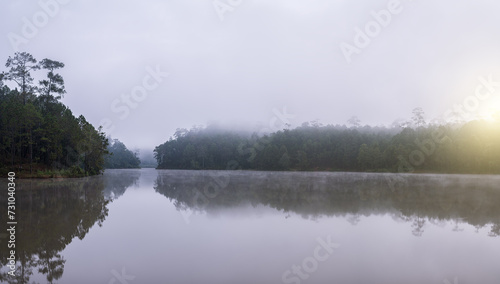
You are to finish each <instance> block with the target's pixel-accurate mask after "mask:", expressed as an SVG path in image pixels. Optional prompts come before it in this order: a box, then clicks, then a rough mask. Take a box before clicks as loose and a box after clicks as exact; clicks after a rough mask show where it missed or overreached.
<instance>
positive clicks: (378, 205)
mask: <svg viewBox="0 0 500 284" xmlns="http://www.w3.org/2000/svg"><path fill="white" fill-rule="evenodd" d="M395 177H397V178H398V179H399V182H398V183H397V186H393V187H390V186H389V184H390V181H391V180H393V179H394V178H395ZM498 184H500V178H499V177H497V176H472V175H398V176H395V175H392V174H368V173H290V172H285V173H277V172H223V171H199V172H192V171H160V173H159V175H158V178H157V180H156V183H155V190H156V191H157V192H158V193H160V194H162V195H164V196H166V197H167V198H169V199H170V200H172V201H173V203H174V204H175V206H176V207H177V209H178V210H194V211H201V212H208V213H210V212H215V211H217V210H221V209H225V208H226V209H227V208H231V207H237V206H241V205H246V204H252V205H253V206H257V205H265V206H269V207H272V208H275V209H277V210H280V211H283V212H285V218H288V217H290V215H289V213H290V212H294V213H296V214H299V215H301V216H302V217H304V218H313V219H314V218H317V217H321V216H342V217H345V218H346V220H348V221H349V222H350V223H351V224H353V225H356V224H357V223H358V222H360V216H370V215H381V214H389V215H390V216H392V218H393V219H396V220H401V221H404V222H409V223H411V226H412V233H413V234H414V235H415V236H422V234H423V233H424V229H425V226H426V224H427V223H431V224H435V225H439V224H440V223H443V222H450V221H453V222H455V227H454V229H453V230H454V231H457V232H459V231H461V229H460V224H461V223H468V224H470V225H472V226H475V227H476V229H477V230H479V229H480V228H483V227H485V226H491V228H490V229H491V230H490V232H489V236H492V237H497V236H499V235H500V220H499V217H500V207H498V204H500V191H499V190H498Z"/></svg>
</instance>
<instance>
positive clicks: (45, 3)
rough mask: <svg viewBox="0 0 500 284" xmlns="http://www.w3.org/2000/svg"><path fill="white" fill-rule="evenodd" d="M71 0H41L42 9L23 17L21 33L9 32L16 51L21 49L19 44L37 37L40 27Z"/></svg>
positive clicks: (44, 25)
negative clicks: (29, 16) (28, 16)
mask: <svg viewBox="0 0 500 284" xmlns="http://www.w3.org/2000/svg"><path fill="white" fill-rule="evenodd" d="M69 2H71V0H39V1H38V6H39V7H40V9H39V10H38V11H36V12H35V13H34V14H33V15H32V16H31V18H30V19H29V18H27V17H22V19H21V20H22V22H23V24H22V27H21V31H20V33H14V32H10V33H8V34H7V37H8V39H9V42H10V45H11V46H12V49H13V50H14V51H16V52H17V51H19V50H20V49H19V46H21V45H22V44H28V43H29V41H30V40H32V39H33V38H35V37H36V36H37V35H38V33H39V31H40V29H43V28H44V27H46V26H47V25H48V24H49V22H50V19H52V18H55V17H56V16H57V15H58V14H59V12H60V11H61V6H63V5H67V4H68V3H69Z"/></svg>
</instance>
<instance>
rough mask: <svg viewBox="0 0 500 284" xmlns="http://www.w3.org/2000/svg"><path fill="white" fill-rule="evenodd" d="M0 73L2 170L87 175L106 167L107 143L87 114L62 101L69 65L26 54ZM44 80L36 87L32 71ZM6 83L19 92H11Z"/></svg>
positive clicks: (35, 174)
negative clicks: (75, 112) (62, 70)
mask: <svg viewBox="0 0 500 284" xmlns="http://www.w3.org/2000/svg"><path fill="white" fill-rule="evenodd" d="M5 66H6V67H7V68H8V70H7V71H6V72H2V73H1V74H0V172H1V173H5V172H8V171H16V174H17V175H18V176H32V177H48V176H86V175H95V174H99V173H101V172H102V171H103V169H104V167H103V166H104V156H105V155H106V154H107V151H106V147H107V146H108V140H107V139H106V136H105V134H104V133H103V132H102V131H101V128H98V129H96V128H95V127H94V126H93V125H92V124H90V123H89V122H88V121H87V120H86V119H85V117H84V116H83V115H80V116H79V117H75V116H74V115H73V113H72V112H71V110H70V109H69V108H68V107H67V106H65V105H64V104H62V103H61V102H60V99H61V97H62V96H63V95H64V94H65V93H66V90H65V87H64V80H63V77H62V76H61V75H60V74H58V73H56V71H57V69H60V68H63V67H64V64H63V63H61V62H58V61H54V60H50V59H43V60H41V61H37V60H36V59H35V58H34V57H33V56H32V55H31V54H29V53H26V52H18V53H15V55H14V56H13V57H9V58H8V59H7V63H6V64H5ZM35 71H38V72H39V73H42V74H43V75H42V74H36V75H38V76H37V77H42V76H45V77H44V78H43V79H42V80H40V81H39V82H38V84H36V83H34V77H33V73H35ZM5 83H11V84H13V85H15V86H16V88H14V89H11V88H9V86H7V85H5Z"/></svg>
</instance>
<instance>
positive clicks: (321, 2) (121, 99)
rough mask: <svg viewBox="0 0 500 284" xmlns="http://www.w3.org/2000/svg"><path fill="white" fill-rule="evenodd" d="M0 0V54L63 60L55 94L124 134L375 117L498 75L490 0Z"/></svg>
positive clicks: (147, 138)
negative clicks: (60, 87) (60, 88)
mask: <svg viewBox="0 0 500 284" xmlns="http://www.w3.org/2000/svg"><path fill="white" fill-rule="evenodd" d="M36 3H37V4H36ZM44 3H46V4H44ZM0 6H1V9H0V34H1V36H2V37H3V40H1V41H0V51H1V52H0V55H1V58H0V60H1V61H2V62H5V60H6V59H7V57H8V56H12V55H13V54H14V52H15V51H27V52H30V53H31V54H33V55H34V56H35V57H36V58H37V59H39V60H41V59H43V58H50V59H54V60H58V61H61V62H63V63H65V64H66V67H65V68H64V69H63V70H62V71H61V72H60V73H61V74H62V75H63V77H64V79H65V81H66V89H67V94H66V96H65V97H64V98H63V99H62V102H63V103H64V104H66V105H68V106H69V107H70V108H71V110H72V111H73V113H74V114H75V115H77V116H78V115H80V114H83V115H84V116H85V117H86V118H87V119H88V120H89V121H90V122H91V123H92V124H94V125H95V126H98V125H99V124H105V126H106V130H107V132H108V133H110V134H111V135H112V137H113V138H118V139H120V140H122V141H123V142H124V143H125V144H126V145H127V146H128V147H129V148H134V147H141V148H144V147H146V148H151V149H152V148H153V147H154V146H157V145H159V144H161V143H163V142H165V141H166V140H167V139H168V138H169V137H170V136H172V134H173V133H174V132H175V129H176V128H181V127H184V128H190V127H191V126H193V125H206V124H208V123H211V122H219V123H222V124H232V125H239V124H245V125H256V124H258V123H260V124H261V125H264V126H269V124H274V125H279V123H280V121H283V119H282V118H283V116H285V118H286V119H285V120H287V121H289V122H290V123H291V124H292V126H298V125H300V124H301V123H302V122H305V121H311V120H316V119H318V120H319V121H320V122H321V123H323V124H345V123H346V121H347V120H348V119H349V118H350V117H351V116H353V115H356V116H358V117H359V119H360V120H361V122H362V123H363V124H370V125H378V124H386V125H389V124H391V123H392V122H393V121H394V120H395V119H398V118H409V117H411V111H412V109H414V108H416V107H422V108H423V109H424V111H425V113H426V117H427V118H429V119H430V118H432V117H436V116H439V115H441V114H443V113H444V112H445V111H446V110H448V109H450V108H452V107H453V105H455V104H459V103H463V102H464V100H466V98H467V97H469V96H473V95H474V94H475V90H476V89H477V86H478V85H480V84H481V83H480V80H479V79H478V78H479V77H481V76H482V77H483V78H487V77H488V76H489V75H490V74H492V78H493V79H495V78H496V79H497V80H498V81H500V65H499V63H500V31H499V27H500V17H499V16H498V15H499V13H500V2H499V1H494V0H491V1H486V0H478V1H470V0H469V1H462V0H458V1H457V0H442V1H423V0H413V1H410V0H402V1H394V0H389V1H388V0H380V1H379V0H377V1H375V0H370V1H368V0H367V1H352V0H345V1H344V0H342V1H341V0H302V1H299V0H220V1H212V0H196V1H192V0H169V1H166V0H144V1H129V0H119V1H118V0H100V1H94V0H64V1H63V0H59V1H58V2H57V1H56V0H41V1H39V2H37V1H33V0H2V3H1V4H0ZM382 10H384V11H382ZM373 12H375V13H373ZM360 31H361V32H360ZM1 70H5V68H3V66H2V68H1ZM167 73H168V76H167ZM497 91H498V90H497ZM496 94H497V95H498V92H497V93H496ZM480 103H481V106H480V108H481V109H483V108H487V107H489V106H491V105H492V104H491V103H490V102H488V101H480ZM284 112H285V113H286V114H283V113H284ZM280 117H281V118H280ZM277 118H278V123H275V122H276V120H277ZM264 126H262V127H264Z"/></svg>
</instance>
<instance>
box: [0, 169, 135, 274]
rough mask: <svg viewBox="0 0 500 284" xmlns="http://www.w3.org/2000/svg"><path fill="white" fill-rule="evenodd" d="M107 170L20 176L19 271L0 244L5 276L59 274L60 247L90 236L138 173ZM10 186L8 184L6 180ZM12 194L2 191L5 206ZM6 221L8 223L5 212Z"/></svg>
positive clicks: (2, 207)
mask: <svg viewBox="0 0 500 284" xmlns="http://www.w3.org/2000/svg"><path fill="white" fill-rule="evenodd" d="M139 175H140V173H139V172H135V173H133V172H131V173H130V174H128V175H123V173H122V174H121V175H118V174H113V173H107V174H106V175H104V176H99V177H89V178H83V179H62V180H42V181H40V180H16V181H17V182H16V199H17V201H16V216H17V218H18V220H17V221H18V224H17V226H16V257H17V263H16V268H17V270H16V277H15V278H13V277H11V276H8V275H7V271H8V270H9V269H8V267H7V266H6V264H7V257H8V251H7V246H6V245H1V246H0V265H1V266H0V282H2V283H30V278H31V277H32V275H33V273H41V274H43V275H44V276H45V277H46V279H47V282H48V283H54V281H56V280H58V279H60V278H61V277H62V275H63V272H64V265H65V262H66V260H65V259H64V258H63V257H62V256H61V254H60V253H61V251H62V250H64V249H65V248H66V246H67V245H68V244H69V243H71V241H72V240H73V239H74V238H75V237H77V238H79V239H80V240H82V239H83V238H85V236H86V235H87V233H88V232H89V230H90V229H91V228H92V227H93V226H94V225H95V224H97V225H98V226H102V224H103V222H104V220H105V218H106V216H107V215H108V209H107V205H108V203H109V202H111V201H112V200H114V199H116V198H118V197H119V196H121V195H123V193H124V192H125V190H126V189H127V188H128V187H129V186H131V185H132V184H134V183H135V182H136V181H137V179H138V178H139ZM1 186H2V188H6V187H5V184H3V183H2V184H1ZM6 198H7V195H6V194H2V195H1V196H0V210H1V211H2V212H6V211H7V207H6V206H7V199H6ZM0 222H1V223H2V224H6V223H7V216H6V214H1V220H0Z"/></svg>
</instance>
